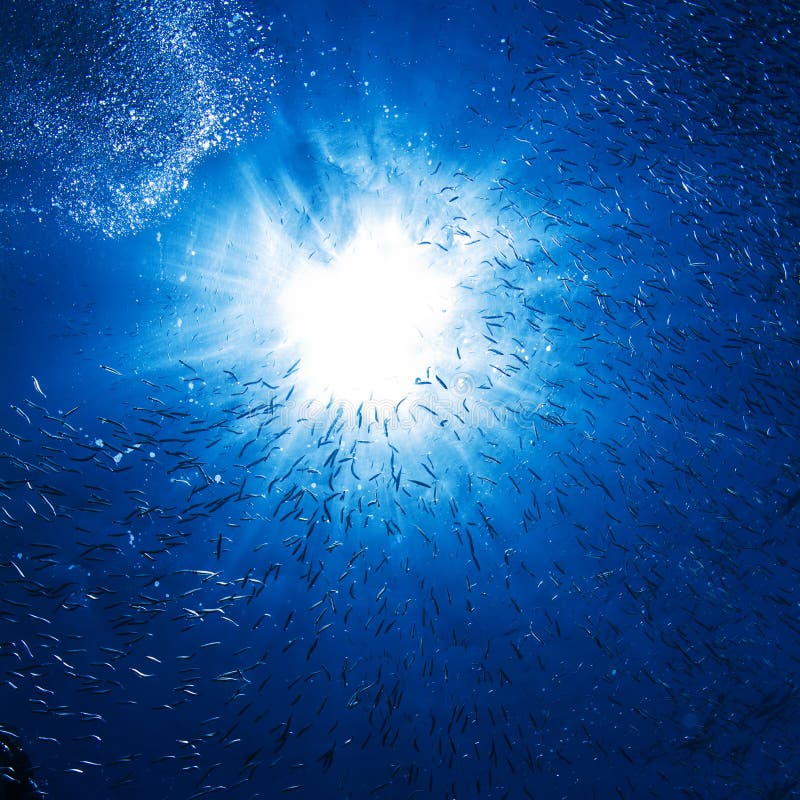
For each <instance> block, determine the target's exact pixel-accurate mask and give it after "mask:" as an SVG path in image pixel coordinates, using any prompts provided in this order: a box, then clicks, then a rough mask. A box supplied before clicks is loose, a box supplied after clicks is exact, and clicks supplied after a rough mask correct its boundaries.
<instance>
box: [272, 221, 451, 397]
mask: <svg viewBox="0 0 800 800" xmlns="http://www.w3.org/2000/svg"><path fill="white" fill-rule="evenodd" d="M429 247H430V246H428V245H418V244H417V243H416V242H414V241H412V240H411V239H410V238H409V236H408V235H407V234H406V232H405V231H404V230H403V228H402V227H401V226H400V224H399V223H398V222H396V221H389V222H381V223H377V224H369V225H368V224H364V225H362V227H361V228H360V229H359V230H358V231H357V233H356V234H355V236H354V237H353V239H352V240H351V241H350V243H349V244H348V245H347V246H346V247H345V248H344V250H343V251H342V252H339V253H334V254H333V260H332V262H331V263H330V264H328V265H325V266H322V265H316V266H309V267H305V268H301V269H299V270H298V271H297V272H296V273H295V274H294V275H293V277H292V280H291V283H290V284H289V286H288V287H287V289H286V291H285V292H284V294H283V296H282V298H281V305H282V309H283V315H284V325H285V332H286V339H287V344H288V345H289V346H291V347H293V348H295V349H296V353H297V357H298V358H300V359H301V361H300V369H299V372H300V376H301V379H302V382H303V385H304V388H305V390H306V392H307V393H308V394H309V396H311V397H314V398H317V399H323V398H328V397H334V398H336V399H337V400H340V401H349V402H352V403H353V404H354V405H358V404H359V403H361V402H362V401H364V400H368V399H370V398H371V399H373V400H375V401H377V402H384V401H385V402H387V403H396V402H397V401H398V400H399V399H400V398H401V397H403V396H404V395H405V394H406V393H407V392H408V391H409V389H410V388H411V387H413V386H414V383H415V379H416V378H418V377H419V378H423V379H424V378H425V376H426V373H427V371H428V368H429V367H432V366H434V365H435V363H436V362H437V357H438V355H440V353H441V345H440V339H441V335H442V333H443V332H444V330H445V325H446V322H447V321H448V312H451V311H452V302H453V288H452V286H451V281H449V280H448V279H447V277H446V276H445V275H443V274H442V273H441V272H440V271H439V269H437V268H436V267H435V266H434V265H433V263H432V262H433V255H434V254H433V253H432V252H431V250H430V249H429Z"/></svg>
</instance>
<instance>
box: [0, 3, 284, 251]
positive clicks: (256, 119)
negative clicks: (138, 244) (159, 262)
mask: <svg viewBox="0 0 800 800" xmlns="http://www.w3.org/2000/svg"><path fill="white" fill-rule="evenodd" d="M4 16H5V17H6V22H5V23H4V25H3V26H2V28H0V46H2V48H3V51H4V54H5V58H4V59H3V62H2V63H0V189H2V190H3V191H2V194H3V195H5V196H6V198H9V197H14V198H15V200H14V201H11V202H10V203H9V202H8V201H6V203H5V205H6V208H5V209H4V210H5V211H6V212H9V211H15V210H19V209H21V208H27V209H29V210H32V211H34V212H36V211H39V210H48V209H50V208H55V209H57V210H59V211H60V212H62V213H63V214H65V215H66V217H67V218H70V219H71V220H73V221H74V222H75V223H77V224H78V226H80V227H81V228H84V229H89V230H92V231H95V232H97V233H99V234H101V235H105V236H110V237H114V236H119V235H124V234H129V233H131V232H135V231H137V230H139V229H141V228H142V227H143V226H144V225H145V224H147V223H148V222H150V221H152V220H153V219H155V218H158V217H160V216H164V215H166V214H168V213H169V210H170V208H171V207H172V206H174V205H175V204H176V203H177V197H178V195H179V193H180V192H181V191H182V190H183V189H185V188H186V187H187V186H188V181H189V178H190V175H191V172H192V169H193V168H194V166H195V165H196V163H197V162H198V160H199V159H200V158H202V156H203V155H204V154H205V153H207V152H208V151H212V150H218V149H221V148H225V147H228V146H231V145H235V144H238V143H239V142H240V141H241V140H242V139H244V138H245V137H250V136H253V135H255V134H257V133H258V132H259V131H263V129H264V127H265V126H266V120H267V111H268V110H269V103H270V100H269V98H270V95H271V92H272V89H273V88H274V84H275V70H276V68H277V64H278V61H279V59H278V58H277V57H276V56H275V55H274V53H273V52H271V50H270V48H269V45H268V37H269V25H268V24H265V23H262V22H261V21H259V20H257V19H256V18H254V17H253V16H252V15H251V14H250V13H249V12H247V11H246V10H245V9H242V8H239V7H238V6H237V5H236V4H235V3H234V2H231V1H230V0H209V2H203V3H187V2H183V0H146V2H141V0H115V2H109V0H86V1H84V0H81V2H78V0H56V2H54V3H50V4H47V5H46V6H45V5H42V4H40V3H35V2H33V0H11V2H10V7H9V8H8V9H7V10H6V11H5V12H4ZM32 175H33V176H34V179H33V181H31V176H32Z"/></svg>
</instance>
